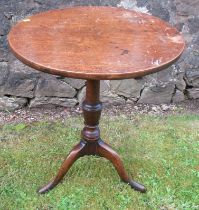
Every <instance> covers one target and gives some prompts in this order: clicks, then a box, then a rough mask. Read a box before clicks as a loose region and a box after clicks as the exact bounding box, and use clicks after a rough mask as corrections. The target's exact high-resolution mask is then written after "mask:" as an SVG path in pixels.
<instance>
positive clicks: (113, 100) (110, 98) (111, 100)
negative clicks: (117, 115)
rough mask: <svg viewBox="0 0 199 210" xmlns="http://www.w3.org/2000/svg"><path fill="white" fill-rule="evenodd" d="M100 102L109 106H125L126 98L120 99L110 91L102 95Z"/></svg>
mask: <svg viewBox="0 0 199 210" xmlns="http://www.w3.org/2000/svg"><path fill="white" fill-rule="evenodd" d="M100 101H101V102H103V103H104V104H105V105H107V104H115V105H117V104H125V103H126V101H125V99H124V98H122V97H119V96H118V95H116V94H113V93H111V92H110V91H109V92H108V91H107V92H103V94H102V95H101V98H100Z"/></svg>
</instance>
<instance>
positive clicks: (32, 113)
mask: <svg viewBox="0 0 199 210" xmlns="http://www.w3.org/2000/svg"><path fill="white" fill-rule="evenodd" d="M81 113H82V110H81V108H80V107H79V106H77V107H76V108H64V107H54V108H53V107H44V108H32V109H29V108H24V109H19V110H16V111H14V112H9V111H4V112H2V111H0V125H3V124H7V123H21V122H22V123H24V122H26V123H30V122H36V121H43V120H46V121H56V120H61V121H65V120H67V119H68V117H71V116H80V114H81ZM102 114H105V115H109V116H119V115H137V114H148V115H155V116H165V115H171V114H172V115H176V114H177V115H178V114H193V115H194V114H196V115H199V99H197V100H187V101H184V102H182V103H179V104H177V105H175V104H173V105H166V104H163V105H146V104H135V105H134V104H126V105H125V106H124V105H105V106H104V109H103V112H102Z"/></svg>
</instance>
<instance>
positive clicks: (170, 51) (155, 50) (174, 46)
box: [8, 7, 185, 80]
mask: <svg viewBox="0 0 199 210" xmlns="http://www.w3.org/2000/svg"><path fill="white" fill-rule="evenodd" d="M8 42H9V45H10V47H11V49H12V51H13V53H14V54H15V56H16V57H17V58H18V59H19V60H21V61H22V62H24V63H25V64H27V65H29V66H30V67H33V68H35V69H37V70H40V71H44V72H47V73H50V74H56V75H60V76H64V77H72V78H81V79H95V80H96V79H97V80H100V79H124V78H136V77H141V76H144V75H146V74H150V73H152V72H157V71H159V70H161V69H163V68H165V67H167V66H169V65H171V64H172V63H173V62H175V61H176V60H177V59H178V58H179V57H180V55H181V53H182V51H183V49H184V47H185V43H184V40H183V38H182V36H181V35H180V33H179V32H178V31H177V30H176V29H175V28H173V27H172V26H170V25H169V24H168V23H166V22H164V21H162V20H161V19H159V18H157V17H153V16H151V15H148V14H143V13H139V12H135V11H132V10H126V9H122V8H116V7H73V8H66V9H60V10H51V11H48V12H43V13H40V14H37V15H34V16H31V17H27V18H26V19H24V20H22V21H20V22H19V23H18V24H16V25H15V26H14V27H13V28H12V30H11V31H10V33H9V36H8Z"/></svg>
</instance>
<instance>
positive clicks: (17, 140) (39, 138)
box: [0, 104, 199, 210]
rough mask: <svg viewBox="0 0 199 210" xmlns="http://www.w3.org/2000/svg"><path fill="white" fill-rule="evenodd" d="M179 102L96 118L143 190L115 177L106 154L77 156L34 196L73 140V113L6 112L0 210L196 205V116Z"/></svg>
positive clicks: (77, 126) (0, 146) (0, 131)
mask: <svg viewBox="0 0 199 210" xmlns="http://www.w3.org/2000/svg"><path fill="white" fill-rule="evenodd" d="M192 106H193V104H192ZM187 107H188V108H191V107H190V106H187ZM123 108H124V107H123ZM142 108H143V107H142ZM163 108H164V109H166V108H165V107H163ZM185 108H186V107H185V106H184V107H183V108H182V107H181V108H179V107H176V108H174V107H173V108H172V107H170V108H169V110H168V109H167V110H165V111H163V110H161V111H160V110H159V108H157V107H156V108H153V107H150V108H149V110H148V112H149V113H150V114H145V113H142V114H140V112H141V108H140V107H137V108H135V107H134V108H132V110H134V111H135V110H138V111H137V112H135V113H134V114H132V110H131V111H130V110H129V111H127V108H126V107H125V109H126V112H122V113H121V111H119V110H118V108H116V110H115V111H114V109H113V108H112V109H111V110H112V111H111V112H109V113H108V112H105V114H104V116H103V117H102V121H101V132H102V134H101V135H102V138H103V139H104V140H106V142H108V143H110V144H111V145H112V147H113V148H114V149H115V150H117V151H118V153H119V154H120V155H121V157H122V159H123V161H124V163H125V167H126V169H127V171H128V173H129V174H130V175H131V176H132V177H134V179H135V180H137V181H139V182H141V183H144V184H145V185H146V186H147V188H148V191H147V193H146V194H140V193H138V192H135V191H133V190H132V189H131V188H130V187H129V186H128V185H126V184H124V183H122V182H120V180H119V177H118V175H117V173H116V172H115V170H114V168H113V166H112V165H111V164H110V163H109V162H108V161H107V160H105V159H102V158H98V157H84V158H81V159H79V160H78V161H77V162H76V163H75V164H74V166H73V167H72V168H71V170H70V171H69V173H68V174H67V176H66V177H65V179H64V181H63V183H62V184H60V185H58V186H57V188H56V189H55V190H53V191H51V192H49V193H48V194H45V195H38V194H37V193H36V190H37V189H38V187H39V186H42V185H43V184H45V183H46V182H47V181H48V180H50V179H51V178H52V177H53V176H54V175H55V173H56V171H57V169H58V168H59V166H60V164H61V162H62V161H63V158H64V156H66V154H67V153H68V152H69V150H70V149H71V147H72V145H74V144H75V143H76V142H77V141H78V140H79V133H80V130H81V128H82V124H83V120H82V118H80V117H79V116H77V115H79V114H77V112H80V111H78V110H76V111H75V110H74V113H71V112H69V111H68V110H64V109H63V110H61V109H57V110H56V111H55V110H54V111H52V110H51V111H49V113H48V111H47V110H43V114H42V113H41V112H40V111H39V110H37V111H35V112H36V113H37V112H38V114H37V115H34V114H33V112H32V118H34V119H30V118H29V116H27V117H28V118H26V117H25V114H23V113H26V112H27V113H28V114H29V113H31V111H30V110H20V111H18V112H15V113H7V115H4V117H5V118H4V119H6V122H7V123H6V124H5V125H2V126H1V127H0V154H1V155H0V197H1V202H0V209H3V210H7V209H9V210H10V209H11V210H12V209H28V210H29V209H58V210H59V209H60V210H62V209H63V210H65V209H69V210H73V209H74V210H78V209H91V210H92V209H95V210H97V209H100V210H101V209H132V210H133V209H135V210H137V209H161V210H163V209H164V210H168V209H169V210H170V209H186V210H187V209H188V210H189V209H190V210H192V209H198V208H199V202H198V201H199V196H198V195H199V185H198V177H199V174H198V170H199V166H198V150H199V132H198V131H199V115H198V114H197V110H195V111H196V112H194V108H193V109H190V110H188V108H187V113H185ZM157 109H158V110H159V111H158V110H157ZM195 109H196V107H195ZM143 110H144V108H143ZM57 112H58V113H59V114H58V113H57ZM144 112H145V111H144ZM146 112H147V111H146ZM20 113H22V114H20ZM66 113H67V114H66ZM116 113H118V116H114V115H116ZM154 113H156V114H154ZM157 113H158V114H157ZM164 113H167V114H164ZM4 114H5V113H4ZM11 115H12V116H15V115H16V117H14V118H12V119H11V118H9V116H11ZM52 115H53V116H54V117H53V116H52ZM157 115H159V116H157ZM42 116H43V117H42ZM56 116H57V117H56ZM69 116H70V117H69ZM45 119H47V120H45ZM49 119H52V120H49ZM33 121H38V122H33ZM47 121H48V122H47ZM10 122H13V123H10ZM124 131H125V132H124Z"/></svg>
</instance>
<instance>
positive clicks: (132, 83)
mask: <svg viewBox="0 0 199 210" xmlns="http://www.w3.org/2000/svg"><path fill="white" fill-rule="evenodd" d="M110 87H111V92H113V93H114V94H117V95H120V96H124V97H126V98H131V99H134V100H137V99H138V98H139V97H140V92H141V90H142V88H143V87H144V82H143V80H135V79H125V80H112V81H111V82H110Z"/></svg>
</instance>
